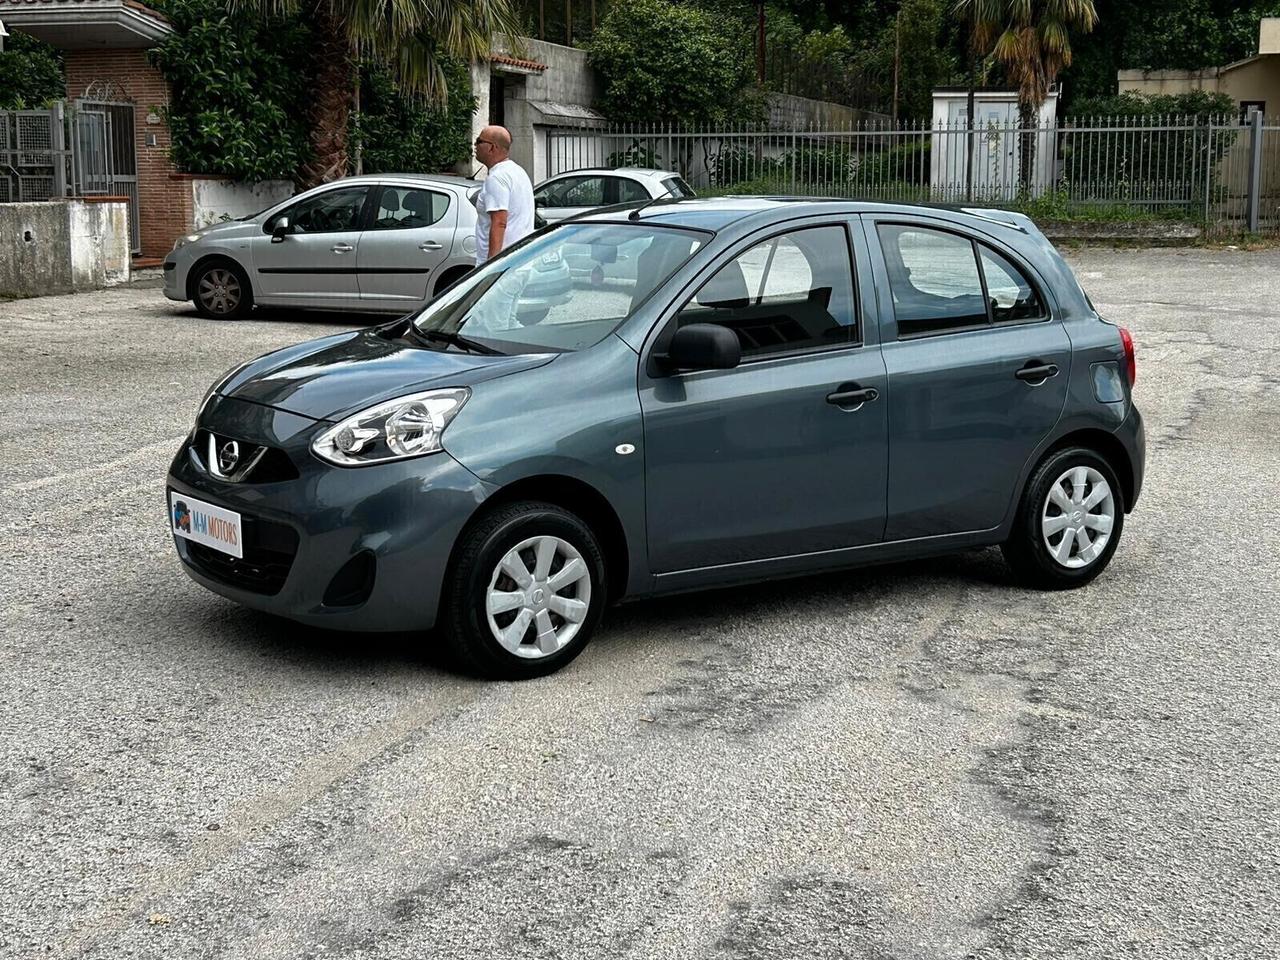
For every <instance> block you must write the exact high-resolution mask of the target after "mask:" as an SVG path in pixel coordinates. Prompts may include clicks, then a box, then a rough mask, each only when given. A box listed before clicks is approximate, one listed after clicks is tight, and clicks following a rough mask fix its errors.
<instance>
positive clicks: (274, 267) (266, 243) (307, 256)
mask: <svg viewBox="0 0 1280 960" xmlns="http://www.w3.org/2000/svg"><path fill="white" fill-rule="evenodd" d="M368 196H369V187H368V186H367V185H363V184H362V185H360V186H357V187H335V188H334V189H332V190H324V191H321V192H320V193H313V194H311V195H310V196H308V197H305V198H303V199H302V200H299V201H298V202H297V203H294V204H291V205H290V206H288V207H285V208H284V209H283V210H281V211H279V212H277V213H276V214H274V215H273V216H271V217H269V218H268V219H267V221H266V223H264V224H263V234H262V235H261V236H258V237H255V238H254V241H253V244H252V246H253V268H254V271H253V272H254V276H253V290H254V295H255V297H256V299H257V300H258V302H260V303H278V304H287V305H290V306H298V307H330V308H347V309H357V308H359V306H360V285H359V280H358V278H357V275H356V257H357V252H358V250H359V246H360V235H361V232H362V231H361V223H362V218H363V217H364V207H365V203H366V201H367V199H368ZM285 217H288V219H289V233H288V234H287V235H286V236H285V237H284V238H283V239H282V240H280V241H276V240H275V239H274V238H273V237H272V236H271V234H272V231H274V230H275V227H276V225H277V224H278V223H280V222H281V220H282V219H283V218H285Z"/></svg>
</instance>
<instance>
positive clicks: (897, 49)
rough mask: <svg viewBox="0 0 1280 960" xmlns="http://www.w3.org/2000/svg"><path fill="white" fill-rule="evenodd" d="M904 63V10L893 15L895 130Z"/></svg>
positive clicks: (895, 127)
mask: <svg viewBox="0 0 1280 960" xmlns="http://www.w3.org/2000/svg"><path fill="white" fill-rule="evenodd" d="M901 63H902V10H901V9H899V10H898V12H897V13H895V14H894V15H893V128H894V129H895V130H896V129H898V67H899V66H900V65H901Z"/></svg>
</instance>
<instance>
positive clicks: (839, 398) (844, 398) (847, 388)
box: [827, 383, 880, 411]
mask: <svg viewBox="0 0 1280 960" xmlns="http://www.w3.org/2000/svg"><path fill="white" fill-rule="evenodd" d="M878 399H880V391H879V390H877V389H875V387H867V388H866V389H865V390H864V389H863V388H862V387H859V386H858V385H857V384H856V383H852V384H841V386H840V389H838V390H836V392H835V393H828V394H827V403H833V404H835V405H836V406H837V407H839V408H840V409H842V410H850V411H852V410H857V409H858V408H859V407H861V406H862V405H863V404H864V403H871V402H872V401H873V400H878Z"/></svg>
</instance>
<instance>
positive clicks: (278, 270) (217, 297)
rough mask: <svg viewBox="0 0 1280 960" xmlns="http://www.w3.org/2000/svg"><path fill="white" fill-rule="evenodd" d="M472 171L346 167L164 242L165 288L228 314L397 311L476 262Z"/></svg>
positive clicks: (210, 313) (207, 312)
mask: <svg viewBox="0 0 1280 960" xmlns="http://www.w3.org/2000/svg"><path fill="white" fill-rule="evenodd" d="M479 189H480V185H479V184H478V183H477V182H476V181H474V180H467V179H464V178H462V177H450V176H435V175H423V174H379V175H377V176H364V177H348V178H346V179H344V180H337V181H335V182H333V183H327V184H324V185H323V186H320V187H316V188H314V189H312V190H308V191H306V192H305V193H301V194H299V195H298V196H296V197H292V198H290V199H289V200H286V201H284V202H283V203H278V204H276V205H275V206H273V207H268V208H267V209H266V210H264V211H262V212H261V213H259V214H256V215H255V216H252V217H246V218H244V219H242V220H232V221H229V222H227V223H219V224H215V225H213V226H211V227H207V228H205V229H204V230H200V231H198V232H196V233H193V234H192V235H190V236H188V237H183V238H182V239H180V240H178V242H177V243H176V244H174V247H173V251H172V252H171V253H170V254H169V256H168V257H166V258H165V262H164V293H165V296H166V297H168V298H169V299H170V300H189V301H191V302H192V303H194V304H195V307H196V310H198V311H199V312H200V313H201V314H202V315H203V316H206V317H212V318H215V319H220V320H235V319H238V318H240V317H243V316H244V315H245V314H247V313H248V312H249V311H250V310H251V309H252V308H253V306H254V305H255V304H260V305H263V306H279V307H300V308H304V309H318V310H355V311H360V312H373V313H395V314H403V313H408V312H410V311H412V310H415V309H417V308H418V307H421V306H422V305H423V304H424V303H426V302H427V301H428V300H430V299H431V298H432V297H433V296H435V295H436V294H437V293H439V292H440V291H442V290H444V289H445V288H446V287H449V286H451V285H452V284H454V283H456V282H457V281H458V280H460V279H461V278H462V277H463V276H465V275H466V274H467V272H468V271H470V270H471V269H472V267H474V266H475V222H476V211H475V206H474V205H473V203H472V198H473V197H474V195H475V194H476V192H477V191H478V190H479Z"/></svg>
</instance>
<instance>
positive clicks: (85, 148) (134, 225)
mask: <svg viewBox="0 0 1280 960" xmlns="http://www.w3.org/2000/svg"><path fill="white" fill-rule="evenodd" d="M133 121H134V105H133V104H131V103H117V102H113V101H106V100H77V101H76V109H75V112H74V113H73V114H72V130H73V134H72V144H73V149H72V155H73V157H74V158H75V163H74V178H75V189H76V192H77V193H79V194H80V195H81V196H86V197H91V196H119V197H128V199H129V242H130V245H131V246H132V248H133V252H134V253H137V252H138V251H139V250H140V249H141V247H142V240H141V233H140V230H139V225H138V156H137V151H136V147H135V143H134V127H133Z"/></svg>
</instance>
